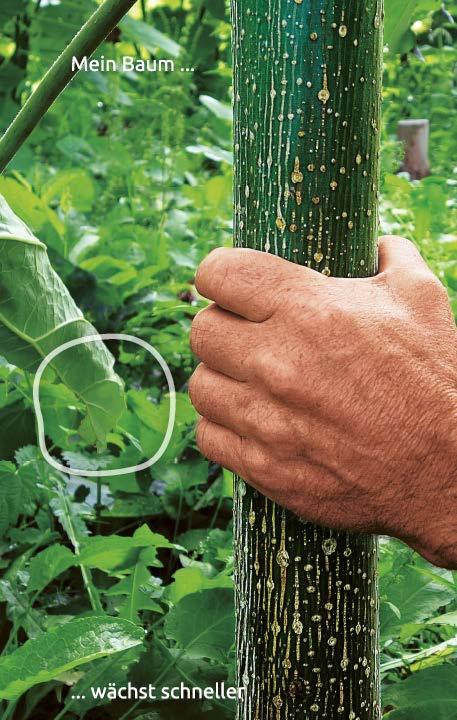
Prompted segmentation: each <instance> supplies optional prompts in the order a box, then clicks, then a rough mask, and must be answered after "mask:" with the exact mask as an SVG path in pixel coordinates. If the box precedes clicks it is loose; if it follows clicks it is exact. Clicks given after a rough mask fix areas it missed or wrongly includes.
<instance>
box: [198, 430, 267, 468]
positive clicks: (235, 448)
mask: <svg viewBox="0 0 457 720" xmlns="http://www.w3.org/2000/svg"><path fill="white" fill-rule="evenodd" d="M196 438H197V445H198V447H199V449H200V452H201V453H202V455H204V456H205V457H206V458H208V460H212V461H213V462H215V463H218V465H222V467H225V468H227V469H228V470H231V471H232V472H234V473H236V474H237V475H240V476H241V477H243V478H244V479H245V480H250V479H251V478H252V477H253V476H254V475H258V474H262V468H263V463H264V454H263V450H262V448H261V447H260V445H258V444H257V443H255V442H254V441H253V440H250V439H247V438H242V437H240V436H239V435H237V434H236V433H234V432H233V431H232V430H229V429H228V428H224V427H222V426H221V425H217V424H216V423H212V422H211V421H210V420H207V419H206V418H202V419H201V420H200V421H199V423H198V425H197V430H196Z"/></svg>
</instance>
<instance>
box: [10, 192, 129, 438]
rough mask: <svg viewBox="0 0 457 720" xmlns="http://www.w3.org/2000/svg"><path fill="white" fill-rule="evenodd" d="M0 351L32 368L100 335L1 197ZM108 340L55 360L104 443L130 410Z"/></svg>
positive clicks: (85, 429) (86, 428)
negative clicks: (76, 342) (73, 342)
mask: <svg viewBox="0 0 457 720" xmlns="http://www.w3.org/2000/svg"><path fill="white" fill-rule="evenodd" d="M0 256H1V270H2V272H1V275H0V294H1V299H2V303H1V309H0V347H1V352H2V354H3V355H4V356H5V357H6V358H7V360H9V361H10V362H12V363H14V364H15V365H18V366H19V367H22V368H24V369H28V370H34V369H36V367H37V365H38V364H39V362H40V360H41V359H42V358H43V357H44V356H46V355H47V354H48V353H49V352H51V351H52V350H53V349H54V348H56V347H58V346H59V345H61V344H62V343H65V342H67V341H69V340H73V339H75V338H80V337H84V336H87V335H94V334H96V330H95V328H94V327H93V326H92V325H91V324H90V323H89V322H88V321H87V320H85V318H84V317H83V315H82V313H81V312H80V310H79V309H78V308H77V307H76V304H75V302H74V301H73V299H72V297H71V295H70V293H69V292H68V290H67V289H66V287H65V285H64V284H63V282H62V281H61V279H60V278H59V276H58V275H57V274H56V272H55V271H54V270H53V268H52V266H51V263H50V262H49V258H48V255H47V252H46V246H45V245H44V244H43V243H42V242H40V241H39V240H38V239H37V238H36V237H35V236H34V235H33V233H32V232H31V231H30V230H29V229H28V228H27V226H26V225H24V223H23V222H22V221H21V220H19V218H18V217H17V216H16V215H15V214H14V213H13V211H12V210H11V208H10V207H9V206H8V204H7V203H6V201H5V200H4V198H2V197H1V196H0ZM113 365H114V359H113V357H112V356H111V354H110V353H109V352H108V350H107V349H106V347H105V345H104V344H103V342H102V341H101V340H100V341H98V340H97V341H94V342H90V343H84V344H82V345H78V346H77V347H74V348H71V349H70V350H66V351H65V352H64V353H62V354H60V355H58V356H57V357H56V358H55V359H54V360H53V361H52V367H53V368H54V370H55V371H56V372H57V374H58V375H59V377H60V379H61V380H62V381H63V382H64V383H65V385H67V387H69V388H70V389H71V390H73V391H74V393H75V394H76V395H77V396H78V397H79V398H80V399H81V400H82V401H83V403H84V404H85V406H86V408H87V416H86V418H85V420H84V421H83V425H82V427H81V432H82V433H83V434H84V437H85V439H86V440H87V441H90V442H93V441H95V440H97V441H98V442H104V440H105V437H106V433H107V432H108V431H109V430H111V429H112V427H113V426H114V425H115V424H116V421H117V419H118V418H119V416H120V415H121V413H122V410H123V408H124V394H123V386H122V382H121V380H120V379H119V377H118V376H117V375H116V373H115V372H114V370H113Z"/></svg>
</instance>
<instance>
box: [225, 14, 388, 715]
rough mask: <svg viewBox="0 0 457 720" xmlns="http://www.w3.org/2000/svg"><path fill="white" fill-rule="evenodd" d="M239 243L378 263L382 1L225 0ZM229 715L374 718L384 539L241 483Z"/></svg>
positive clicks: (348, 271) (351, 273)
mask: <svg viewBox="0 0 457 720" xmlns="http://www.w3.org/2000/svg"><path fill="white" fill-rule="evenodd" d="M232 15H233V69H234V119H235V128H234V132H235V138H234V140H235V182H234V193H235V198H234V203H235V244H236V245H237V246H242V247H251V248H255V249H257V250H262V251H265V252H272V253H275V254H277V255H281V256H283V257H285V258H287V259H288V260H291V261H293V262H297V263H301V264H305V265H307V266H309V267H311V268H313V269H315V270H317V271H318V272H322V273H323V274H325V275H337V276H341V277H355V276H358V277H365V276H369V275H372V274H374V273H375V272H376V234H377V226H378V213H377V192H378V165H379V160H378V158H379V126H380V124H379V115H380V94H381V61H382V19H383V7H382V0H351V2H347V1H346V0H332V1H330V0H319V1H318V0H273V1H272V2H257V1H255V2H254V1H253V0H233V5H232ZM234 525H235V568H236V607H237V653H238V681H239V684H240V685H244V686H245V687H246V692H245V699H244V700H243V701H241V702H240V703H239V706H238V718H240V719H241V718H243V720H244V719H246V720H269V719H270V718H271V720H282V719H286V718H287V720H292V719H294V718H315V719H316V720H320V719H321V718H322V719H324V718H326V719H328V720H336V718H340V717H341V718H342V719H343V720H357V719H360V720H374V719H375V718H378V717H379V716H380V709H379V679H378V672H379V668H378V630H377V626H378V597H377V582H376V561H377V545H376V540H375V539H374V538H372V537H365V536H353V535H350V534H347V533H337V532H333V531H331V530H328V529H324V528H320V527H315V526H313V525H311V524H309V523H305V522H302V521H301V520H300V519H298V518H297V517H295V516H294V515H292V514H291V513H289V512H287V511H285V510H283V509H282V508H280V507H278V506H277V505H274V504H273V503H272V502H270V501H269V500H267V499H266V498H264V497H262V496H261V495H260V494H259V493H257V492H256V491H254V490H252V489H251V488H249V487H247V486H246V485H245V484H244V482H243V481H242V480H240V479H238V478H237V479H236V483H235V523H234Z"/></svg>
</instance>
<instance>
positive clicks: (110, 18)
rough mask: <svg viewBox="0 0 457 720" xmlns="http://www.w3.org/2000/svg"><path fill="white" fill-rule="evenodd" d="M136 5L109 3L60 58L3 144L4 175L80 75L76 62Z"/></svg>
mask: <svg viewBox="0 0 457 720" xmlns="http://www.w3.org/2000/svg"><path fill="white" fill-rule="evenodd" d="M135 2H136V0H105V2H104V3H103V4H102V5H100V7H99V8H98V9H97V10H96V11H95V12H94V13H93V15H91V17H90V18H89V20H88V21H87V22H86V23H85V24H84V25H83V27H82V28H81V30H80V31H79V32H78V33H77V34H76V35H75V37H74V38H73V40H72V41H71V43H70V44H69V45H68V46H67V47H66V48H65V50H64V51H63V52H62V53H61V54H60V55H59V57H58V58H57V60H56V61H55V63H54V64H53V65H52V66H51V67H50V68H49V70H48V71H47V73H46V75H45V76H44V78H43V79H42V81H41V82H40V84H39V85H38V87H37V88H36V90H35V91H34V92H33V94H32V95H31V96H30V97H29V98H28V100H27V102H26V103H25V104H24V106H23V107H22V108H21V110H20V111H19V112H18V114H17V115H16V117H15V118H14V120H13V122H12V123H11V125H10V126H9V128H8V130H7V131H6V132H5V134H4V135H3V137H2V139H1V140H0V172H3V171H4V169H5V168H6V166H7V165H8V163H9V162H10V161H11V160H12V158H13V157H14V155H15V154H16V153H17V151H18V150H19V148H20V147H21V146H22V145H23V143H24V142H25V140H26V139H27V138H28V136H29V135H30V133H31V132H32V130H34V128H35V127H36V126H37V125H38V123H39V122H40V120H41V118H42V117H43V115H44V114H45V113H46V111H47V110H48V109H49V108H50V107H51V105H52V103H53V102H54V100H55V99H56V98H57V97H58V96H59V95H60V93H61V92H62V90H64V88H65V87H66V86H67V85H68V83H69V82H70V80H71V79H72V78H73V77H74V75H76V73H77V70H76V69H75V70H73V69H72V59H73V58H76V59H77V60H78V61H80V60H81V59H82V58H83V57H86V56H87V57H89V56H90V55H92V53H93V52H94V51H95V50H96V49H97V48H98V46H99V45H100V43H102V42H103V40H104V39H105V38H106V36H107V35H109V33H110V32H111V30H112V29H113V28H114V27H116V25H117V24H118V22H119V21H120V20H122V18H123V17H124V15H125V14H126V13H127V12H128V11H129V10H130V8H131V7H132V6H133V5H134V4H135Z"/></svg>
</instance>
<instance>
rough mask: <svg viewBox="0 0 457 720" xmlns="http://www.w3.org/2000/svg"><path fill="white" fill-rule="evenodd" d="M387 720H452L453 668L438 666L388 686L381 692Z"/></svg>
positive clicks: (455, 700)
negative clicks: (387, 708)
mask: <svg viewBox="0 0 457 720" xmlns="http://www.w3.org/2000/svg"><path fill="white" fill-rule="evenodd" d="M383 705H384V707H393V708H395V709H393V710H392V711H391V712H389V713H387V715H385V718H386V719H387V718H389V720H430V718H433V720H455V719H456V718H457V666H455V665H450V664H449V665H438V666H436V667H431V668H428V669H427V670H422V671H420V672H417V673H414V674H413V675H411V676H410V677H409V678H407V679H406V680H402V681H401V682H398V683H395V684H394V685H389V686H387V687H386V688H385V690H384V692H383Z"/></svg>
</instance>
